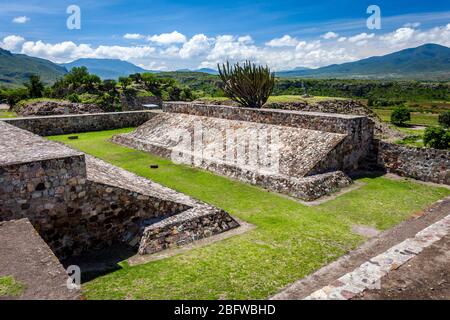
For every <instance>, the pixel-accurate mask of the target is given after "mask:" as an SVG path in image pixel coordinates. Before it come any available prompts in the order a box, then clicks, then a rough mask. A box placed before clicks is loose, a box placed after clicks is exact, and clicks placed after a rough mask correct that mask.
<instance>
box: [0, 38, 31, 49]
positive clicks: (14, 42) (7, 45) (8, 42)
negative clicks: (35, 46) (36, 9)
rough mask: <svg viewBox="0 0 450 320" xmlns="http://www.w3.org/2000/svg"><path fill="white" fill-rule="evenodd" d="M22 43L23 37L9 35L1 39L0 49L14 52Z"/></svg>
mask: <svg viewBox="0 0 450 320" xmlns="http://www.w3.org/2000/svg"><path fill="white" fill-rule="evenodd" d="M24 42H25V39H24V38H23V37H21V36H16V35H11V36H7V37H4V38H3V40H2V41H1V42H0V47H1V48H3V49H5V50H9V51H16V50H18V49H20V46H21V45H22V43H24Z"/></svg>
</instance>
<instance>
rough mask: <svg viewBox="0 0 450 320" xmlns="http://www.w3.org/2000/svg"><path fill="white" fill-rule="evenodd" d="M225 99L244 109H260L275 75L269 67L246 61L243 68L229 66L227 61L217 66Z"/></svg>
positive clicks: (272, 85)
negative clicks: (227, 98)
mask: <svg viewBox="0 0 450 320" xmlns="http://www.w3.org/2000/svg"><path fill="white" fill-rule="evenodd" d="M218 69H219V75H220V78H221V79H222V81H223V83H224V88H223V90H224V92H225V95H226V96H227V97H229V98H230V99H232V100H233V101H236V102H237V103H239V104H240V105H241V106H243V107H246V108H261V107H262V106H263V105H264V104H265V103H266V102H267V99H269V96H270V94H271V93H272V90H273V87H274V85H275V75H274V74H273V73H271V72H270V69H269V67H267V66H266V67H263V66H256V65H255V64H253V63H251V62H250V61H246V62H245V63H244V65H243V66H241V65H239V63H236V64H235V65H234V66H230V63H229V62H228V61H227V63H226V64H223V65H222V67H221V66H220V65H218Z"/></svg>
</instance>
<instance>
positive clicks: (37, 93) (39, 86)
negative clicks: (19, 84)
mask: <svg viewBox="0 0 450 320" xmlns="http://www.w3.org/2000/svg"><path fill="white" fill-rule="evenodd" d="M24 85H25V87H27V89H28V94H29V96H30V98H32V99H34V98H42V92H43V91H44V87H45V86H44V84H43V83H42V81H41V77H39V76H38V75H36V74H32V75H30V78H29V80H28V82H27V83H24Z"/></svg>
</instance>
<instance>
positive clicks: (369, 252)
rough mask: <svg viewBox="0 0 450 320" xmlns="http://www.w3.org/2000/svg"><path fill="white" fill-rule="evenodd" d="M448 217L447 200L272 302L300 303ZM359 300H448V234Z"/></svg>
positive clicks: (449, 252) (287, 290)
mask: <svg viewBox="0 0 450 320" xmlns="http://www.w3.org/2000/svg"><path fill="white" fill-rule="evenodd" d="M449 214H450V197H447V198H446V199H443V200H440V201H438V202H437V203H435V204H434V205H432V206H431V207H429V208H428V209H426V210H424V211H420V212H417V213H416V214H415V215H414V216H413V217H412V218H411V219H409V220H407V221H404V222H402V223H400V224H399V225H397V226H396V227H394V228H392V229H390V230H387V231H385V232H382V233H380V234H378V235H377V236H375V237H373V238H371V239H370V240H368V241H367V242H366V243H364V244H363V245H362V246H360V247H359V248H357V249H355V250H353V251H351V252H349V253H348V254H347V255H345V256H343V257H341V258H340V259H338V260H337V261H335V262H333V263H331V264H329V265H327V266H324V267H323V268H321V269H319V270H318V271H316V272H315V273H313V274H311V275H309V276H307V277H306V278H303V279H300V280H299V281H297V282H295V283H293V284H291V285H289V286H287V287H286V288H285V289H284V290H282V291H281V292H279V293H278V294H276V295H274V296H273V297H271V299H274V300H301V299H304V298H306V297H307V296H309V295H310V294H311V293H313V292H315V291H316V290H319V289H321V288H323V287H325V286H327V285H329V284H330V283H333V282H334V281H335V280H336V279H339V278H340V277H342V276H343V275H345V274H347V273H349V272H351V271H353V270H355V269H356V268H357V267H359V266H360V265H361V264H363V263H365V262H366V261H368V260H370V259H371V258H372V257H375V256H377V255H379V254H381V253H383V252H385V251H386V250H388V249H389V248H391V247H393V246H395V245H396V244H398V243H400V242H402V241H404V240H406V239H408V238H412V237H414V236H415V235H416V233H418V232H419V231H421V230H423V229H425V228H426V227H428V226H430V225H432V224H433V223H435V222H437V221H438V220H441V219H442V218H444V217H446V216H447V215H449ZM358 299H450V235H449V236H446V237H445V238H443V239H441V240H440V241H439V242H436V243H435V244H434V245H432V246H430V247H429V248H427V249H425V250H424V251H423V252H421V253H420V254H419V255H418V256H417V257H415V258H413V259H411V260H410V261H408V262H407V263H406V264H405V265H403V266H402V267H400V268H399V269H397V270H394V271H392V273H390V274H389V275H388V276H386V277H384V278H383V281H382V289H381V291H380V290H372V291H367V292H366V293H365V294H363V296H361V297H358Z"/></svg>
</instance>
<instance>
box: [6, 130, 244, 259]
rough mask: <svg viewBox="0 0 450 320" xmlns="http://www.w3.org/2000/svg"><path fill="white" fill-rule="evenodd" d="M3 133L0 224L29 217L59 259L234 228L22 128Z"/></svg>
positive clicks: (169, 243) (144, 249)
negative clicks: (120, 245) (121, 244)
mask: <svg viewBox="0 0 450 320" xmlns="http://www.w3.org/2000/svg"><path fill="white" fill-rule="evenodd" d="M0 135H1V136H3V137H6V139H3V140H2V142H1V144H0V154H1V155H2V159H1V163H0V221H15V220H18V219H23V218H27V219H29V221H30V222H31V223H32V225H33V226H34V227H35V228H36V230H37V231H38V232H39V234H40V235H41V236H42V238H43V239H44V240H45V241H46V242H47V243H48V245H49V246H50V248H51V249H52V250H53V252H54V253H55V254H56V255H57V256H58V257H59V258H65V257H68V256H73V255H78V254H80V253H83V252H85V251H87V250H91V249H96V248H101V247H105V246H109V245H111V244H113V243H115V242H125V243H126V244H128V245H130V246H133V247H135V248H136V250H138V249H139V252H141V253H153V252H157V251H161V250H164V249H166V248H169V247H173V246H177V245H182V244H185V243H188V242H192V241H194V240H196V239H201V238H204V237H208V236H210V235H213V234H217V233H220V232H223V231H226V230H229V229H232V228H235V227H237V226H238V223H237V222H236V221H235V220H234V219H233V218H231V217H230V216H229V215H228V214H227V213H226V212H224V211H223V210H220V209H217V208H214V207H211V206H208V205H206V204H203V203H201V202H199V201H196V200H194V199H191V198H189V197H187V196H185V195H183V194H179V193H177V192H175V191H173V190H170V189H168V188H164V187H162V186H160V185H158V184H156V183H153V182H151V181H149V180H146V179H143V178H140V177H138V176H136V175H134V174H131V173H129V172H126V171H125V170H122V169H119V168H116V167H114V166H112V165H109V164H107V163H105V162H103V161H101V160H98V159H95V158H92V157H89V156H86V155H84V154H83V153H80V152H77V151H74V150H72V149H70V148H68V147H65V146H63V145H61V144H58V143H54V142H50V141H47V140H44V139H42V138H41V137H38V136H36V135H34V134H32V133H30V132H27V131H25V130H22V129H19V128H16V127H14V126H11V125H9V124H6V123H3V122H0ZM16 137H17V138H18V139H17V140H16ZM174 216H177V219H174V218H172V219H170V220H169V221H168V222H165V223H163V221H164V220H165V219H168V218H170V217H174ZM155 224H156V225H155ZM153 225H155V226H153Z"/></svg>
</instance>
